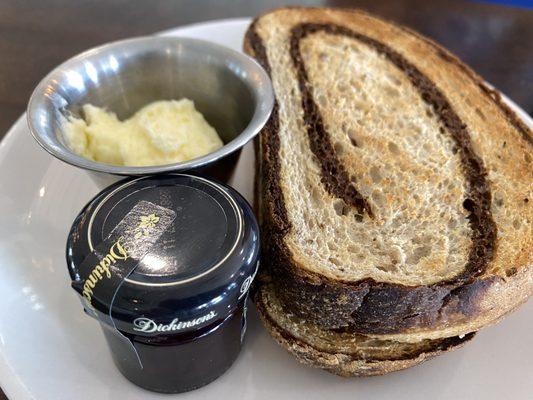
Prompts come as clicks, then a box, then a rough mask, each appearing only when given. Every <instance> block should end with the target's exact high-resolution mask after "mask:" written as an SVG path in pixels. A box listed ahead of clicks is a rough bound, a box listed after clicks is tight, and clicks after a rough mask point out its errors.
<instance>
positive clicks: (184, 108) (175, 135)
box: [63, 99, 223, 167]
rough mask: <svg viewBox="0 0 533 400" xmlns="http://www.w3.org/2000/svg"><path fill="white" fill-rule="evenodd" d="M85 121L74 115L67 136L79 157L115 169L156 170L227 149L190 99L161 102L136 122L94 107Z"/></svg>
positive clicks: (138, 115)
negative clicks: (158, 166) (155, 167)
mask: <svg viewBox="0 0 533 400" xmlns="http://www.w3.org/2000/svg"><path fill="white" fill-rule="evenodd" d="M83 111H84V114H85V119H80V118H75V117H69V118H68V119H67V120H66V121H65V123H64V124H63V131H64V137H65V140H66V142H67V144H68V146H69V147H70V148H71V150H72V151H74V152H75V153H76V154H78V155H80V156H82V157H85V158H88V159H90V160H93V161H96V162H100V163H104V164H112V165H124V166H131V167H133V166H151V165H164V164H172V163H176V162H181V161H187V160H191V159H193V158H196V157H200V156H203V155H205V154H207V153H210V152H212V151H215V150H217V149H219V148H220V147H222V146H223V143H222V140H220V137H219V136H218V134H217V132H216V131H215V129H213V127H212V126H211V125H209V123H208V122H207V121H206V120H205V118H204V117H203V115H202V114H201V113H200V112H198V111H197V110H196V108H195V107H194V103H193V102H192V101H191V100H189V99H181V100H179V101H177V100H162V101H156V102H153V103H150V104H148V105H146V106H145V107H143V108H141V109H140V110H139V111H137V113H135V115H133V116H132V117H131V118H129V119H127V120H125V121H120V120H119V119H118V118H117V116H116V115H115V114H114V113H112V112H110V111H107V110H105V109H103V108H100V107H95V106H93V105H90V104H86V105H84V106H83Z"/></svg>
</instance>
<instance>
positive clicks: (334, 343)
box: [255, 285, 474, 376]
mask: <svg viewBox="0 0 533 400" xmlns="http://www.w3.org/2000/svg"><path fill="white" fill-rule="evenodd" d="M255 304H256V306H257V309H258V310H259V315H260V317H261V320H262V321H263V323H264V324H265V326H266V327H267V329H268V331H269V332H270V334H271V335H272V336H273V337H274V338H275V339H276V341H277V342H278V343H279V344H280V345H281V346H282V347H284V348H286V349H287V350H288V351H289V352H290V353H292V354H293V355H295V356H296V358H297V359H298V360H299V361H300V362H302V363H303V364H306V365H310V366H314V367H318V368H322V369H325V370H327V371H329V372H332V373H334V374H337V375H341V376H370V375H383V374H385V373H388V372H393V371H397V370H401V369H405V368H408V367H412V366H414V365H416V364H419V363H421V362H424V361H426V360H428V359H430V358H432V357H435V356H437V355H439V354H441V353H443V352H446V351H449V350H452V349H456V348H458V347H460V346H462V345H463V344H464V343H466V342H467V341H468V340H470V339H471V338H472V337H473V336H474V334H469V335H465V336H464V337H462V338H459V337H452V338H446V339H437V340H421V341H419V342H417V343H401V342H395V341H392V340H379V339H373V338H371V337H367V336H365V335H357V334H352V333H350V332H343V331H328V330H324V329H321V328H320V327H318V326H316V325H314V324H312V323H308V322H307V321H304V320H302V319H300V318H298V317H297V316H295V315H294V314H292V313H291V312H290V310H287V309H285V308H284V307H283V305H282V304H281V303H280V302H279V300H278V299H277V298H276V295H275V291H274V290H273V289H272V286H271V285H262V286H261V287H260V289H259V290H258V291H257V292H256V293H255Z"/></svg>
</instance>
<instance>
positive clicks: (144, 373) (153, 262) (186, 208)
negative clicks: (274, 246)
mask: <svg viewBox="0 0 533 400" xmlns="http://www.w3.org/2000/svg"><path fill="white" fill-rule="evenodd" d="M258 259H259V230H258V226H257V222H256V220H255V217H254V215H253V213H252V210H251V208H250V206H249V205H248V203H247V202H246V200H245V199H244V198H243V197H242V196H241V195H240V194H239V193H237V192H236V191H235V190H233V189H232V188H230V187H228V186H225V185H223V184H220V183H216V182H212V181H209V180H207V179H204V178H202V177H199V176H193V175H184V174H179V175H178V174H176V175H163V176H151V177H144V178H138V179H129V180H125V181H121V182H118V183H116V184H114V185H112V186H110V187H108V188H107V189H105V190H104V191H102V192H101V193H100V194H98V195H97V196H96V197H95V198H94V199H93V200H92V201H91V202H90V203H89V204H88V205H87V206H86V207H85V208H84V209H83V210H82V211H81V213H80V214H79V215H78V217H77V218H76V220H75V221H74V224H73V226H72V229H71V231H70V234H69V237H68V241H67V264H68V271H69V273H70V277H71V280H72V287H73V288H74V290H75V291H76V292H77V293H78V295H79V298H80V300H81V303H82V305H83V309H84V310H85V312H86V314H87V315H89V316H91V317H93V318H95V319H96V320H97V321H98V322H99V323H100V325H101V328H102V331H103V334H104V337H105V339H106V341H107V344H108V347H109V348H110V351H111V355H112V358H113V361H114V363H115V364H116V366H117V368H118V369H119V370H120V371H121V372H122V374H123V375H124V376H125V377H126V378H128V379H129V380H130V381H132V382H133V383H135V384H137V385H139V386H141V387H143V388H145V389H149V390H153V391H157V392H164V393H179V392H184V391H189V390H193V389H196V388H198V387H201V386H203V385H206V384H208V383H209V382H211V381H213V380H214V379H216V378H217V377H219V376H220V375H221V374H223V373H224V372H225V371H226V370H227V369H228V368H229V367H230V366H231V365H232V363H233V362H234V361H235V359H236V357H237V355H238V354H239V351H240V348H241V344H242V340H243V337H244V333H245V331H246V302H247V297H248V289H249V287H250V284H251V282H252V280H253V278H254V276H255V273H256V271H257V266H258Z"/></svg>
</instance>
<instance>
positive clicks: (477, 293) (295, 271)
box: [245, 9, 533, 337]
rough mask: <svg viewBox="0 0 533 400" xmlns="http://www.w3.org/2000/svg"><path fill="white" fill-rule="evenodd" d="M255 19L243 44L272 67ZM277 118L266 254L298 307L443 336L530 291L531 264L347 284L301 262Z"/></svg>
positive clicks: (496, 314) (266, 164)
mask: <svg viewBox="0 0 533 400" xmlns="http://www.w3.org/2000/svg"><path fill="white" fill-rule="evenodd" d="M313 10H314V11H316V12H320V11H317V9H313ZM278 12H279V11H278ZM343 12H344V13H345V14H347V15H349V14H350V13H355V14H364V13H361V12H359V11H343ZM365 15H366V14H365ZM256 21H257V19H256ZM255 23H256V22H254V23H253V24H252V26H251V27H250V28H249V30H248V32H247V35H246V39H245V49H246V50H247V51H248V52H249V54H252V55H254V56H255V57H256V58H258V59H259V61H260V62H261V63H262V64H263V66H264V67H265V68H266V69H267V70H270V66H269V65H268V59H267V58H266V51H265V49H264V46H263V44H262V42H261V38H260V37H259V35H258V34H257V32H255V28H254V25H255ZM401 29H404V30H405V31H408V30H407V29H405V28H401ZM410 33H411V34H412V35H413V36H415V37H416V38H418V39H420V40H423V41H424V42H425V43H429V44H431V45H432V46H433V47H434V48H436V49H437V50H438V52H439V54H440V55H441V58H442V59H443V60H444V61H445V62H448V63H452V64H454V65H455V66H457V67H458V68H460V69H461V70H462V71H464V72H466V73H467V75H469V77H470V78H471V79H472V80H473V81H474V82H475V83H476V84H477V85H478V86H479V87H480V88H481V89H482V90H483V92H484V93H486V95H487V98H490V100H491V101H492V102H494V103H495V104H496V105H497V106H498V107H499V108H500V109H501V110H502V112H503V113H504V115H505V117H506V118H507V120H508V121H509V122H510V123H511V124H512V125H513V126H515V127H516V129H517V130H518V131H520V132H521V134H522V137H523V139H524V140H525V141H526V142H527V143H528V144H531V134H530V131H529V129H528V128H527V127H525V125H524V124H523V123H522V122H521V121H520V120H519V119H518V118H517V117H516V115H514V113H513V112H512V111H511V110H510V109H509V108H508V107H507V106H506V105H504V104H503V103H502V102H501V101H500V99H499V96H497V95H495V94H494V92H492V91H491V90H490V89H487V87H486V86H485V84H484V83H483V81H482V80H481V78H479V77H478V76H477V75H476V74H475V73H473V72H472V71H471V70H470V69H469V68H468V67H467V66H465V65H464V64H463V63H462V62H461V61H459V60H458V59H457V58H456V57H455V56H453V55H451V54H450V53H448V52H447V51H446V50H445V49H443V48H442V47H440V46H438V45H436V44H435V43H433V42H432V41H430V40H429V39H426V38H423V37H421V36H420V35H418V34H414V33H412V32H410ZM276 107H277V106H276ZM277 118H278V117H277V113H275V114H273V117H272V118H271V121H269V124H267V126H266V127H265V129H264V131H263V132H262V134H261V143H262V150H261V151H260V152H259V153H258V154H257V156H258V157H257V158H258V161H259V162H260V163H261V168H262V172H261V177H260V183H259V184H258V185H257V187H258V188H260V189H259V190H260V192H261V193H262V194H261V199H262V206H261V220H262V221H261V224H262V230H263V238H264V246H263V248H264V254H265V256H264V259H265V260H267V262H268V264H269V267H270V268H271V274H272V276H273V278H274V279H275V281H276V282H277V285H278V288H277V289H278V293H279V295H280V297H281V298H282V299H283V300H284V301H285V303H286V304H289V305H290V306H291V309H292V310H293V311H295V312H296V313H298V314H300V315H301V316H302V317H305V318H309V319H311V320H313V321H314V322H316V323H318V324H321V325H323V326H325V327H328V328H338V327H345V326H350V327H351V328H352V329H354V331H356V332H359V333H368V334H376V335H381V334H388V335H392V334H400V335H413V337H416V336H417V335H424V334H427V333H428V332H431V333H432V335H436V336H435V337H445V336H453V335H458V334H463V333H466V332H470V331H473V330H477V329H479V328H481V327H483V326H485V325H487V324H490V323H493V322H494V321H496V320H498V319H499V318H500V317H501V316H502V315H504V314H505V313H507V312H509V311H510V310H512V309H514V308H515V307H516V306H517V305H519V304H521V303H522V302H524V301H525V300H527V298H528V297H529V296H530V295H531V293H532V292H533V278H532V274H533V271H532V268H533V266H531V265H526V266H525V267H523V268H521V269H520V271H518V272H517V271H516V270H515V272H514V273H509V274H508V275H507V276H496V275H493V276H486V277H483V278H477V277H476V276H477V275H479V274H480V271H477V273H474V274H473V275H471V276H469V277H467V278H466V279H463V281H462V282H461V284H459V285H453V284H449V283H443V284H436V285H420V286H402V285H397V284H387V283H380V282H376V281H373V280H372V279H366V280H362V281H358V282H344V281H342V280H337V279H331V278H329V277H325V276H323V275H320V274H317V273H314V272H311V271H309V270H308V269H306V268H304V267H303V266H301V265H299V264H298V263H297V262H296V261H295V260H294V257H293V256H292V254H291V252H290V250H289V249H288V247H287V246H286V244H285V242H284V237H285V235H286V233H287V232H288V230H289V229H290V221H289V220H288V218H287V215H286V212H285V209H284V207H285V205H284V201H283V193H282V192H281V189H280V187H279V185H278V183H279V173H280V172H279V160H277V157H278V154H277V146H278V147H279V143H276V141H279V139H278V138H277V134H278V126H277V121H276V119H277ZM489 196H490V195H489ZM485 210H486V208H485ZM480 233H481V234H482V233H483V229H480ZM474 269H475V268H474ZM511 271H512V270H511Z"/></svg>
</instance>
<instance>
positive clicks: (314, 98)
mask: <svg viewBox="0 0 533 400" xmlns="http://www.w3.org/2000/svg"><path fill="white" fill-rule="evenodd" d="M244 48H245V51H247V52H248V53H249V54H250V55H252V56H254V57H255V58H256V59H257V60H258V61H259V62H260V63H261V64H262V65H263V66H264V67H265V69H266V70H267V71H268V72H269V74H270V76H271V78H272V81H273V85H274V90H275V93H276V100H277V101H276V105H275V109H274V112H273V114H272V117H271V119H270V121H269V123H268V124H267V126H266V127H265V128H264V130H263V132H262V134H261V135H260V140H259V143H258V153H257V160H258V168H257V174H258V175H257V196H256V197H257V199H256V200H257V201H258V208H259V214H260V215H259V216H260V221H261V225H262V232H263V237H262V239H263V244H264V257H263V260H264V263H263V264H264V267H266V268H268V269H269V270H270V272H269V273H270V274H271V276H272V278H273V280H274V282H275V285H276V291H277V293H278V295H279V297H280V299H281V300H282V301H283V302H284V303H285V304H286V305H287V307H288V308H290V310H291V311H292V312H294V313H295V314H296V315H298V316H300V317H302V318H305V320H306V321H311V322H313V323H315V324H317V325H319V326H321V327H323V328H327V329H329V328H339V327H349V328H350V330H351V331H353V332H357V333H360V334H367V335H368V334H372V335H376V336H377V337H380V338H382V339H383V338H385V336H383V335H388V337H389V338H390V339H391V340H392V339H394V340H402V341H412V342H418V341H419V340H421V339H428V338H432V339H437V338H445V337H453V336H457V335H463V334H467V333H469V332H473V331H476V330H478V329H479V328H481V327H483V326H485V325H487V324H490V323H493V322H495V321H497V320H498V319H499V318H500V317H501V316H503V315H504V314H506V313H507V312H509V311H511V310H513V309H514V308H515V307H517V306H518V305H519V304H521V303H523V302H524V301H526V300H527V298H528V297H529V296H530V295H531V294H532V292H533V225H532V224H533V205H532V204H533V185H532V182H533V167H532V159H533V152H532V144H533V140H532V136H531V131H530V130H529V128H528V127H527V126H525V125H524V124H523V123H522V122H521V121H520V120H519V119H518V118H517V117H516V116H515V114H514V113H513V112H512V111H511V110H510V109H509V108H508V107H507V106H506V105H505V104H503V103H502V102H501V100H500V98H499V96H498V95H497V94H496V93H495V92H494V91H492V90H491V89H489V88H488V87H487V86H486V85H485V84H484V83H483V81H482V79H481V78H479V77H478V76H477V75H475V74H474V73H473V72H472V71H471V70H470V69H469V68H468V67H466V66H465V65H464V64H463V63H462V62H461V61H459V60H458V59H457V58H456V57H454V56H453V55H451V54H450V53H449V52H448V51H446V50H445V49H443V48H442V47H440V46H438V45H436V44H435V43H433V42H431V41H430V40H428V39H425V38H423V37H421V36H419V35H418V34H416V33H414V32H412V31H409V30H407V29H405V28H402V27H399V26H396V25H393V24H391V23H388V22H384V21H382V20H380V19H378V18H375V17H373V16H370V15H368V14H366V13H363V12H359V11H348V10H335V9H305V8H284V9H278V10H275V11H272V12H270V13H268V14H265V15H263V16H261V17H259V18H257V19H256V20H255V21H254V22H253V24H252V25H251V26H250V28H249V30H248V32H247V34H246V38H245V43H244Z"/></svg>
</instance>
